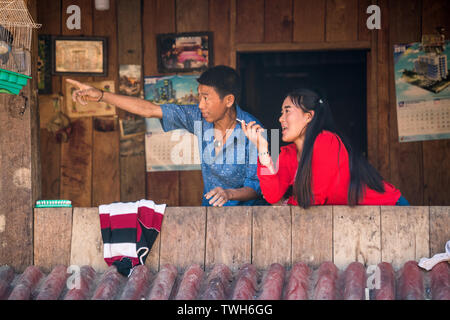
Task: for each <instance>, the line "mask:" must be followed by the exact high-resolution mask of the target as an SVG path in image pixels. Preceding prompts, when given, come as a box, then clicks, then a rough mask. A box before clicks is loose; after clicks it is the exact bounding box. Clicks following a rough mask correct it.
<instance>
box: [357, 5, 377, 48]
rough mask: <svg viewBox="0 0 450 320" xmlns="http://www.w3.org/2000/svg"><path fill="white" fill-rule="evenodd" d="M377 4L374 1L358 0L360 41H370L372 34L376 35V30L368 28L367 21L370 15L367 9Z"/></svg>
mask: <svg viewBox="0 0 450 320" xmlns="http://www.w3.org/2000/svg"><path fill="white" fill-rule="evenodd" d="M372 4H375V3H374V1H372V0H358V41H370V39H371V38H372V34H374V33H376V29H374V30H370V29H369V28H367V19H368V18H369V17H370V15H369V14H368V13H367V8H368V7H369V6H370V5H372Z"/></svg>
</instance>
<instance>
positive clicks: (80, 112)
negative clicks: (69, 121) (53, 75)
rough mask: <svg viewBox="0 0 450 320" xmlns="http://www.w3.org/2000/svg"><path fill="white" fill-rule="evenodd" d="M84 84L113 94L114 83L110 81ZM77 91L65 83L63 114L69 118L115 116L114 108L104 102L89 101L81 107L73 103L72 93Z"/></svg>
mask: <svg viewBox="0 0 450 320" xmlns="http://www.w3.org/2000/svg"><path fill="white" fill-rule="evenodd" d="M86 84H87V85H90V86H93V87H95V88H97V89H101V90H103V91H106V92H115V89H114V81H112V80H106V81H97V82H86ZM77 89H78V87H76V86H74V85H72V84H70V83H68V82H66V94H65V97H64V98H65V101H66V103H65V105H66V110H65V113H66V114H67V115H68V116H69V118H79V117H93V116H113V115H115V114H116V107H115V106H113V105H111V104H108V103H105V102H93V101H89V102H88V103H87V104H86V105H82V104H80V103H78V102H75V101H73V100H72V93H73V92H74V91H75V90H77Z"/></svg>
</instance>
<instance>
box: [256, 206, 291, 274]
mask: <svg viewBox="0 0 450 320" xmlns="http://www.w3.org/2000/svg"><path fill="white" fill-rule="evenodd" d="M252 210H253V229H252V264H254V265H255V266H256V267H257V268H260V269H266V268H268V267H269V266H270V265H271V264H272V263H280V264H282V265H284V266H285V267H290V266H291V259H292V257H291V225H292V221H291V210H290V207H273V206H261V207H252Z"/></svg>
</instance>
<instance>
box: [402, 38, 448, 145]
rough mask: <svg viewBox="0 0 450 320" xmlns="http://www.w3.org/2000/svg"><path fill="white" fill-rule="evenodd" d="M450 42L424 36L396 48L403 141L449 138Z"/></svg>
mask: <svg viewBox="0 0 450 320" xmlns="http://www.w3.org/2000/svg"><path fill="white" fill-rule="evenodd" d="M449 57H450V41H444V39H443V37H441V35H424V37H423V39H422V42H417V43H410V44H404V45H395V46H394V64H395V65H394V68H395V89H396V96H397V122H398V134H399V141H400V142H409V141H423V140H436V139H449V138H450V70H449V67H448V60H449Z"/></svg>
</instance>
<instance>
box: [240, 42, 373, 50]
mask: <svg viewBox="0 0 450 320" xmlns="http://www.w3.org/2000/svg"><path fill="white" fill-rule="evenodd" d="M370 48H371V43H370V41H341V42H296V43H257V44H255V43H238V44H236V51H237V52H271V51H315V50H351V49H358V50H362V49H370Z"/></svg>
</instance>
